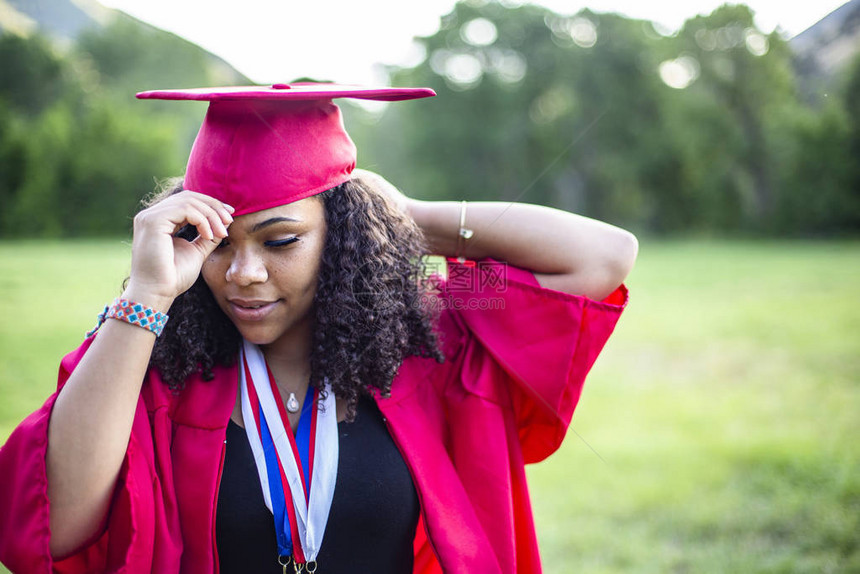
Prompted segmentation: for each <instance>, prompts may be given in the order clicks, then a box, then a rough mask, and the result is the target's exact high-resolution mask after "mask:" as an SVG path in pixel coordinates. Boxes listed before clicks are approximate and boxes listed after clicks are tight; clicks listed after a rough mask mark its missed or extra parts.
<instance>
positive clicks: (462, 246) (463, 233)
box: [455, 200, 475, 263]
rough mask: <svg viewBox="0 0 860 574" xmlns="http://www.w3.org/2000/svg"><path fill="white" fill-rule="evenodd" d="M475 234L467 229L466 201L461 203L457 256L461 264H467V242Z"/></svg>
mask: <svg viewBox="0 0 860 574" xmlns="http://www.w3.org/2000/svg"><path fill="white" fill-rule="evenodd" d="M474 234H475V232H474V231H472V230H471V229H469V228H468V227H466V201H465V200H464V201H461V202H460V228H459V229H458V230H457V252H456V254H455V256H456V258H457V261H458V262H459V263H465V261H466V257H465V251H466V241H468V240H469V239H471V238H472V235H474Z"/></svg>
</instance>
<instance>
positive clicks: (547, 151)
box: [0, 1, 860, 236]
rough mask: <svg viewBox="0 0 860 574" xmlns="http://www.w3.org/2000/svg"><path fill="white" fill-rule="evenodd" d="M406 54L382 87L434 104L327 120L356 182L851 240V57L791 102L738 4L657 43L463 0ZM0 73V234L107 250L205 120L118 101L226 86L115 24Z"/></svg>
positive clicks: (787, 79)
mask: <svg viewBox="0 0 860 574" xmlns="http://www.w3.org/2000/svg"><path fill="white" fill-rule="evenodd" d="M476 23H477V24H476ZM476 30H477V32H476ZM482 30H483V32H482ZM488 30H490V31H492V30H494V31H495V32H494V33H490V34H489V35H487V34H488V33H489V32H488ZM482 34H483V36H482ZM419 41H420V43H421V44H422V45H423V46H424V48H425V50H426V54H427V57H426V58H425V59H424V61H423V62H422V63H420V64H419V65H417V66H415V67H413V68H409V69H397V68H393V69H391V70H390V71H391V75H392V83H393V84H395V85H426V86H430V87H432V88H434V89H435V90H436V91H437V92H438V94H439V97H438V98H433V99H431V100H424V101H421V102H404V103H399V104H396V105H391V106H388V107H387V108H386V109H385V110H384V112H377V113H368V112H367V111H365V110H364V109H362V108H361V107H358V106H353V105H351V104H349V103H344V104H343V108H344V113H345V116H346V119H347V125H348V127H349V129H350V131H351V133H352V135H353V137H354V139H355V140H356V142H357V143H358V145H359V150H360V154H359V162H360V164H361V165H362V166H364V167H369V168H371V169H376V170H378V171H380V172H382V173H384V174H385V175H386V176H388V177H389V178H390V179H391V180H392V181H393V182H394V183H396V184H398V185H400V186H401V187H403V189H405V190H406V191H407V192H408V193H411V194H413V195H415V196H417V197H421V198H426V199H443V198H444V199H448V198H453V197H462V198H466V199H471V200H481V199H486V200H504V201H513V200H520V201H527V202H534V203H541V204H547V205H553V206H556V207H560V208H562V209H567V210H571V211H576V212H580V213H584V214H586V215H590V216H593V217H597V218H600V219H604V220H607V221H610V222H613V223H616V224H619V225H623V226H625V227H628V228H631V229H633V230H635V231H639V232H650V233H654V234H670V233H682V234H686V235H691V234H699V235H706V236H708V235H715V234H726V233H733V232H734V233H736V232H741V233H744V234H759V235H766V234H770V235H784V236H791V235H800V236H808V235H828V234H831V235H832V234H852V233H853V234H856V233H857V232H858V230H860V163H858V162H857V161H856V159H855V158H857V157H860V107H858V106H860V105H858V103H857V102H860V60H858V62H857V63H855V64H854V65H853V66H852V67H850V68H849V69H847V70H846V71H845V73H844V74H843V75H842V76H841V77H840V78H838V79H837V80H838V81H834V82H833V85H834V89H833V90H831V93H832V97H827V98H826V97H824V96H822V97H820V98H818V99H817V100H816V102H815V103H809V102H807V101H806V100H805V99H804V98H801V97H800V96H799V95H798V91H799V90H798V87H797V83H798V82H797V77H796V72H795V64H796V62H794V59H793V58H794V57H793V55H792V53H791V50H790V48H789V46H788V44H787V43H786V42H785V41H784V40H783V39H782V38H780V37H779V35H777V34H776V33H773V34H770V35H765V34H763V33H762V32H761V31H760V30H758V29H757V28H756V26H755V22H754V19H753V13H752V11H751V10H750V9H749V8H747V7H746V6H743V5H725V6H722V7H720V8H718V9H717V10H715V11H714V12H713V13H712V14H710V15H708V16H699V17H696V18H693V19H691V20H689V21H688V22H686V24H685V25H684V26H683V28H682V29H681V30H680V31H679V32H678V33H677V34H676V35H674V36H669V37H667V36H661V35H660V34H658V33H657V32H656V31H655V29H654V27H653V26H652V24H651V23H650V22H647V21H640V20H633V19H629V18H625V17H622V16H619V15H615V14H598V13H593V12H590V11H588V10H583V11H581V12H580V13H578V14H576V15H573V16H561V15H558V14H556V13H554V12H552V11H550V10H548V9H546V8H542V7H538V6H534V5H530V4H524V5H521V6H519V7H514V8H511V7H507V6H505V5H504V4H503V3H500V2H496V1H490V2H483V1H482V2H472V1H464V2H460V3H459V4H457V5H456V6H455V7H454V9H453V10H452V12H451V13H450V14H448V15H446V16H445V17H444V18H443V19H442V21H441V23H440V28H439V30H438V31H437V32H436V33H435V34H433V35H431V36H428V37H426V38H421V39H419ZM0 61H3V63H4V65H3V66H2V68H0V201H3V205H4V209H3V210H2V212H0V236H20V235H79V234H86V235H90V234H105V233H116V232H122V231H124V230H125V229H127V226H128V221H129V217H130V215H131V213H132V212H133V211H134V208H135V205H136V203H137V200H138V199H139V198H140V197H141V196H143V195H145V194H146V193H148V192H150V191H151V190H152V188H153V185H154V184H153V180H154V179H155V178H162V177H167V176H171V175H177V174H178V173H179V172H180V170H181V167H182V165H183V163H184V160H185V157H186V154H187V150H188V149H189V148H190V144H191V141H192V140H193V137H194V135H195V134H196V131H197V127H198V126H199V123H200V120H201V118H202V115H203V113H204V111H205V105H203V104H192V103H176V102H157V101H146V102H136V103H132V102H133V94H134V93H135V92H137V91H139V90H144V89H150V88H156V87H189V86H204V85H219V84H222V85H223V84H238V83H247V79H245V78H242V77H240V76H237V75H236V74H235V73H234V72H230V70H229V68H228V67H227V66H226V65H223V66H222V65H221V63H218V62H216V63H214V64H213V62H212V57H211V56H210V55H208V54H206V53H205V52H204V51H203V50H201V49H200V48H198V47H196V46H193V45H190V44H188V43H187V42H185V41H184V40H182V39H181V38H178V37H177V36H175V35H173V34H169V33H167V32H163V31H160V30H157V29H155V28H152V27H150V26H148V25H145V24H143V23H141V22H138V21H136V20H134V19H132V18H130V17H127V16H119V17H117V18H116V19H115V20H114V21H113V22H112V23H111V24H109V25H107V26H106V27H104V28H101V29H95V30H91V31H89V32H87V33H84V34H83V35H82V36H81V37H80V39H79V41H78V42H77V44H76V45H75V46H73V47H72V48H71V50H70V51H68V52H67V53H66V54H65V55H63V56H60V55H58V54H57V53H55V51H54V50H53V49H52V48H51V46H50V45H49V44H48V42H47V41H46V40H44V39H43V38H40V37H38V36H34V37H30V38H27V39H24V38H19V37H17V36H13V35H11V34H6V35H3V36H0ZM678 74H680V76H679V75H678Z"/></svg>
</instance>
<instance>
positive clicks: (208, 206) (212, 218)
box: [188, 197, 233, 239]
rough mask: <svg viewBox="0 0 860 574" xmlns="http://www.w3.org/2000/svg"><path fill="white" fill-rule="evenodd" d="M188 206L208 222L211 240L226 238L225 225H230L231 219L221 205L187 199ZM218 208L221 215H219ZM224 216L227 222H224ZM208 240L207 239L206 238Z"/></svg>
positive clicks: (196, 199)
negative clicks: (211, 235)
mask: <svg viewBox="0 0 860 574" xmlns="http://www.w3.org/2000/svg"><path fill="white" fill-rule="evenodd" d="M188 202H189V205H190V206H192V207H193V208H194V209H197V210H198V211H199V212H200V213H201V214H202V215H203V216H204V217H206V219H207V220H208V222H209V228H210V229H211V230H212V234H213V237H212V238H213V239H221V238H224V237H227V225H229V224H230V223H232V221H233V218H232V217H231V216H230V214H229V213H227V212H226V210H225V209H224V208H223V207H221V206H222V204H221V203H220V202H217V205H216V204H213V203H210V202H207V201H202V200H201V199H200V198H199V197H190V198H188ZM219 208H220V211H221V213H219ZM225 215H226V217H227V221H225V220H224V216H225ZM207 239H209V238H207Z"/></svg>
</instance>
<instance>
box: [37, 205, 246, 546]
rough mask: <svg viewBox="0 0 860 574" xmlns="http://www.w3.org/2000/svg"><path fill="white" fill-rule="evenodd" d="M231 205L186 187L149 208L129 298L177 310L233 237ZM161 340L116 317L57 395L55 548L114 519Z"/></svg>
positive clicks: (52, 430)
mask: <svg viewBox="0 0 860 574" xmlns="http://www.w3.org/2000/svg"><path fill="white" fill-rule="evenodd" d="M228 210H229V211H232V209H230V208H227V207H225V206H224V205H223V204H221V203H220V202H218V201H216V200H213V199H211V198H209V197H206V196H202V195H199V194H194V193H192V192H183V193H180V194H177V195H175V196H172V197H170V198H168V199H166V200H164V201H162V202H160V203H158V204H156V205H154V206H152V207H150V208H149V209H146V210H144V211H142V212H141V213H139V214H138V215H137V217H135V220H134V239H133V243H132V267H131V274H130V278H129V283H128V288H127V289H126V290H125V292H124V293H123V295H122V296H123V298H125V299H129V300H132V301H135V302H138V303H142V304H144V305H147V306H149V307H152V308H154V309H156V310H158V311H161V312H167V310H168V309H169V307H170V305H171V303H172V302H173V299H174V298H175V297H176V296H178V295H179V294H180V293H182V292H183V291H185V290H186V289H188V287H190V286H191V284H192V283H193V282H194V281H195V280H196V278H197V276H198V275H199V273H200V268H201V266H202V264H203V261H204V259H205V258H206V257H207V256H208V254H209V253H211V252H212V250H213V249H214V248H215V247H216V246H217V244H218V243H219V242H220V239H221V238H223V237H226V235H227V229H226V226H227V225H229V224H230V222H231V221H232V218H231V216H230V213H229V211H228ZM186 223H188V224H191V225H194V226H196V227H197V230H198V233H199V234H200V237H198V239H196V240H195V241H193V242H187V241H185V240H183V239H178V238H175V237H174V236H173V235H174V233H175V232H176V231H177V230H178V229H180V228H181V227H182V226H183V225H185V224H186ZM154 344H155V335H154V334H153V333H152V332H150V331H147V330H146V329H142V328H140V327H136V326H133V325H130V324H128V323H124V322H121V321H116V320H114V321H106V322H105V324H104V325H102V327H101V329H100V330H99V334H98V336H96V338H95V340H94V341H93V343H92V345H91V346H90V348H89V349H88V350H87V353H86V355H85V356H84V357H83V359H82V360H81V362H80V364H78V366H77V368H75V370H74V372H73V373H72V374H71V376H70V377H69V379H68V381H67V382H66V384H65V386H63V388H62V390H61V391H60V393H59V395H58V396H57V400H56V402H55V404H54V408H53V411H52V412H51V420H50V423H49V427H48V454H47V470H48V499H49V501H50V526H51V544H50V550H51V554H52V555H53V556H55V557H58V558H60V557H64V556H66V555H68V554H70V553H72V552H73V551H75V550H76V549H78V548H80V547H81V546H82V545H84V544H86V543H88V542H91V541H92V540H93V539H95V538H96V537H97V536H98V535H99V533H100V532H101V531H102V530H103V529H104V526H105V523H106V519H107V516H108V510H109V506H110V501H111V498H112V496H113V492H114V488H115V485H116V479H117V476H118V474H119V470H120V466H121V465H122V461H123V459H124V457H125V452H126V448H127V447H128V440H129V436H130V434H131V425H132V421H133V420H134V412H135V409H136V406H137V401H138V395H139V394H140V388H141V384H142V382H143V379H144V376H145V374H146V369H147V366H148V364H149V357H150V354H151V353H152V348H153V346H154Z"/></svg>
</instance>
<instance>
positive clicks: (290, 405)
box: [287, 389, 310, 414]
mask: <svg viewBox="0 0 860 574" xmlns="http://www.w3.org/2000/svg"><path fill="white" fill-rule="evenodd" d="M308 390H310V389H308ZM299 408H300V406H299V399H297V398H296V393H290V398H288V399H287V412H289V413H292V414H296V413H297V412H299Z"/></svg>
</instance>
